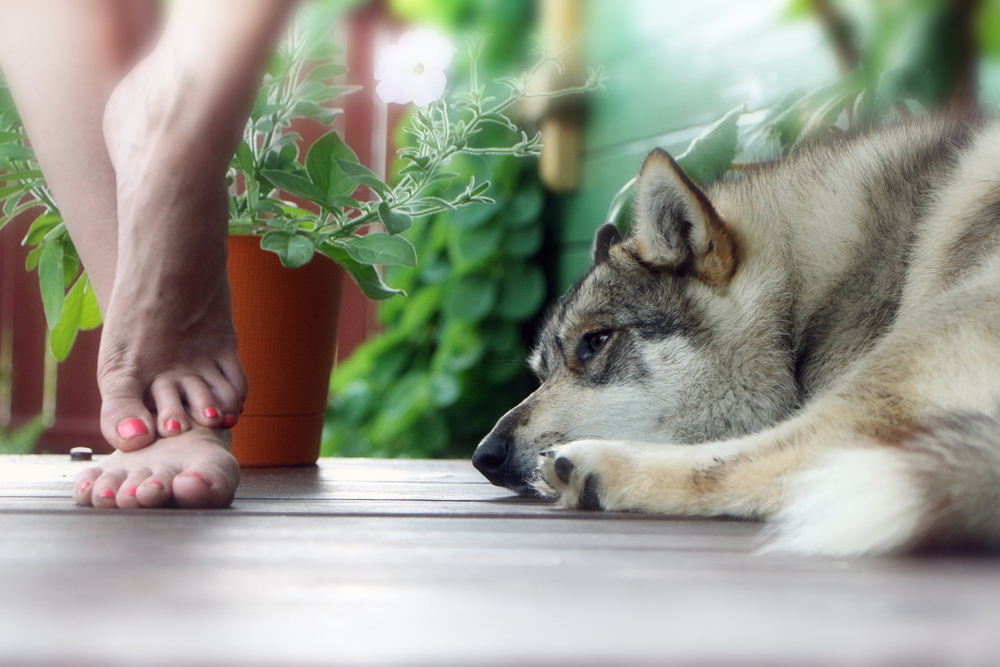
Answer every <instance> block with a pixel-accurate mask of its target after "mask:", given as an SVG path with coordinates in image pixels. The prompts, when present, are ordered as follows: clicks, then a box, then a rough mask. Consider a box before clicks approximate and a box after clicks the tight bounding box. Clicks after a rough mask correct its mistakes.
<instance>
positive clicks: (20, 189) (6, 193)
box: [0, 183, 30, 199]
mask: <svg viewBox="0 0 1000 667" xmlns="http://www.w3.org/2000/svg"><path fill="white" fill-rule="evenodd" d="M29 187H30V186H29V185H27V184H26V183H20V184H18V185H5V186H4V187H2V188H0V199H6V198H7V197H10V196H11V195H12V194H16V193H21V194H23V193H24V192H25V190H27V189H28V188H29ZM18 199H20V196H19V197H18Z"/></svg>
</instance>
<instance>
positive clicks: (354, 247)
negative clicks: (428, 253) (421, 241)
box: [343, 233, 417, 267]
mask: <svg viewBox="0 0 1000 667" xmlns="http://www.w3.org/2000/svg"><path fill="white" fill-rule="evenodd" d="M343 243H344V245H345V246H346V247H347V252H348V253H349V254H350V256H351V257H352V258H354V259H355V260H356V261H358V262H360V263H362V264H389V265H394V266H408V267H414V266H416V265H417V251H416V249H415V248H414V247H413V244H412V243H410V242H409V241H408V240H407V239H406V238H404V237H402V236H394V235H392V234H382V233H375V234H365V235H364V236H351V237H349V238H347V239H344V241H343Z"/></svg>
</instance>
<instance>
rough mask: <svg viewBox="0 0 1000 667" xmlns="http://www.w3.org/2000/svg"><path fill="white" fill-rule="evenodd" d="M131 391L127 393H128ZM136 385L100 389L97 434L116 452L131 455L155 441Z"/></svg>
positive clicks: (150, 423) (139, 388)
mask: <svg viewBox="0 0 1000 667" xmlns="http://www.w3.org/2000/svg"><path fill="white" fill-rule="evenodd" d="M130 389H131V391H130ZM143 394H144V391H143V390H142V387H141V385H139V383H137V382H136V383H133V382H122V383H116V386H113V387H112V388H110V389H108V388H105V387H102V388H101V397H102V399H103V401H102V404H101V433H103V435H104V438H105V440H107V441H108V443H109V444H111V445H112V446H113V447H115V448H116V449H120V450H121V451H123V452H132V451H135V450H137V449H142V448H143V447H148V446H149V445H151V444H152V443H153V441H154V440H156V431H155V429H154V428H153V424H155V423H156V420H154V419H153V415H152V414H151V413H150V412H149V409H148V408H147V407H146V404H145V403H143V401H142V396H143Z"/></svg>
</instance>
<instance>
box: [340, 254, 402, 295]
mask: <svg viewBox="0 0 1000 667" xmlns="http://www.w3.org/2000/svg"><path fill="white" fill-rule="evenodd" d="M320 251H321V252H322V253H323V254H324V255H326V256H327V257H329V258H330V259H332V260H333V261H335V262H336V263H337V264H340V266H342V267H343V268H344V270H345V271H347V273H349V274H350V276H351V278H353V279H354V282H355V283H357V284H358V287H360V288H361V291H362V292H364V293H365V296H367V297H368V298H369V299H375V300H376V301H381V300H383V299H388V298H389V297H393V296H396V295H397V294H405V292H404V291H403V290H399V289H393V288H392V287H389V286H388V285H386V284H385V283H384V282H382V277H381V276H380V275H379V273H378V271H376V270H375V267H373V266H371V265H368V264H362V263H360V262H358V261H356V260H355V259H354V258H353V257H351V256H350V255H349V254H348V252H347V249H346V248H344V247H342V246H339V245H333V244H332V243H326V244H324V245H323V246H321V247H320Z"/></svg>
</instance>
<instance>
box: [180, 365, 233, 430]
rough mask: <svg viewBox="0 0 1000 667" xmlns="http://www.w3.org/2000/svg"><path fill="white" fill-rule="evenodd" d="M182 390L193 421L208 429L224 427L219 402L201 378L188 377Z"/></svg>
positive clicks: (183, 383) (182, 382)
mask: <svg viewBox="0 0 1000 667" xmlns="http://www.w3.org/2000/svg"><path fill="white" fill-rule="evenodd" d="M181 390H182V391H183V392H184V398H185V400H187V404H188V406H189V407H190V408H191V419H193V420H194V421H195V422H196V423H198V424H201V425H202V426H204V427H206V428H219V427H220V426H222V419H223V415H222V412H221V410H220V409H219V402H218V400H217V399H216V398H215V395H214V394H213V393H212V390H211V389H209V388H208V385H206V384H205V382H204V380H202V379H201V378H200V377H186V378H184V379H183V380H181Z"/></svg>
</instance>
